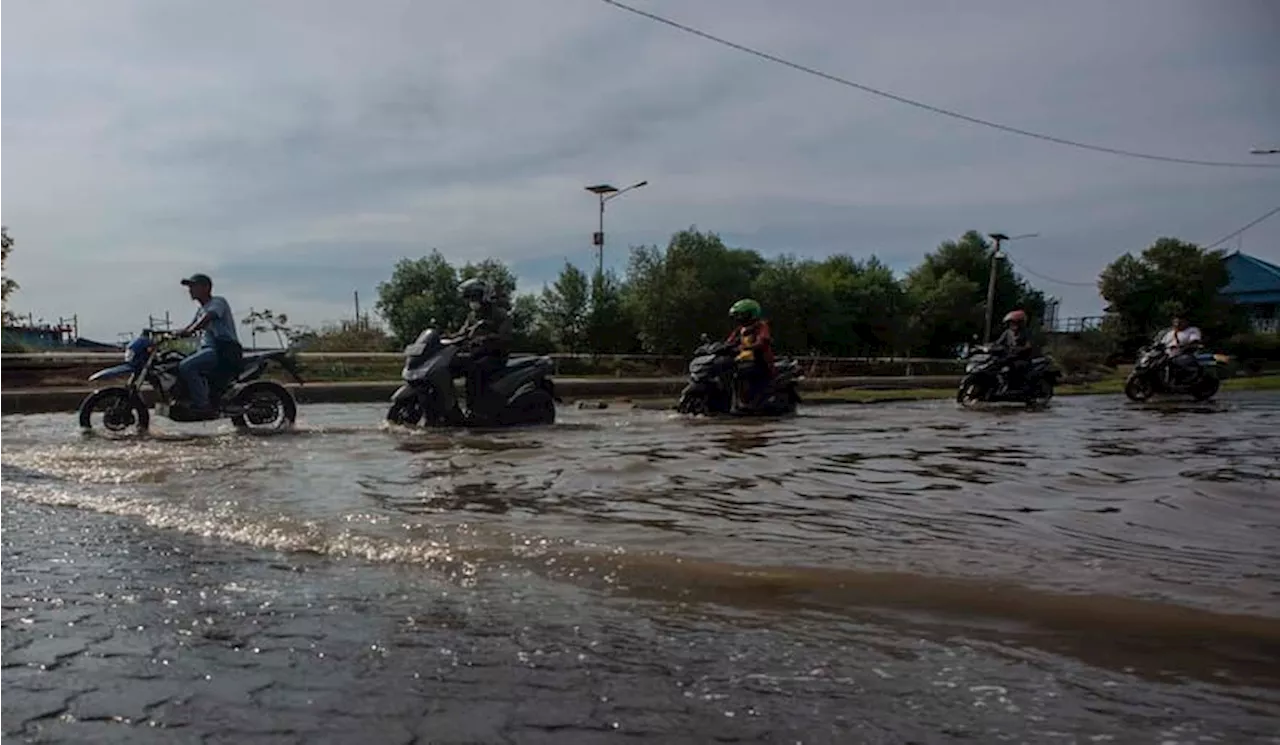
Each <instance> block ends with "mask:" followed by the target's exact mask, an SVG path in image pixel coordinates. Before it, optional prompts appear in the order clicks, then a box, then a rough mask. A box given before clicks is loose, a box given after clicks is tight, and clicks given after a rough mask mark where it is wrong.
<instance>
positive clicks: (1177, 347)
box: [1159, 311, 1201, 385]
mask: <svg viewBox="0 0 1280 745" xmlns="http://www.w3.org/2000/svg"><path fill="white" fill-rule="evenodd" d="M1171 321H1172V326H1171V328H1170V329H1169V330H1168V331H1166V332H1164V334H1162V335H1161V336H1160V341H1159V344H1160V346H1162V347H1164V349H1165V354H1166V355H1167V360H1168V362H1167V364H1168V365H1169V372H1170V374H1171V377H1172V378H1173V380H1174V382H1175V383H1178V384H1181V385H1186V384H1188V383H1191V382H1192V381H1193V380H1194V379H1195V377H1196V375H1197V374H1198V373H1199V369H1200V367H1199V364H1198V363H1197V362H1196V358H1195V352H1196V350H1198V349H1199V348H1200V342H1201V336H1200V329H1198V328H1196V327H1195V326H1191V325H1189V324H1188V323H1187V319H1185V318H1183V317H1182V312H1181V311H1177V312H1175V313H1174V314H1173V318H1172V319H1171Z"/></svg>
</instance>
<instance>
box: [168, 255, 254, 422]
mask: <svg viewBox="0 0 1280 745" xmlns="http://www.w3.org/2000/svg"><path fill="white" fill-rule="evenodd" d="M182 284H183V285H184V286H185V287H186V288H187V291H188V293H189V294H190V295H191V299H192V300H194V301H196V302H197V303H199V304H200V308H199V310H197V311H196V316H195V318H194V319H193V320H192V321H191V323H189V324H187V326H186V327H185V328H183V329H182V330H181V331H179V332H177V334H176V335H177V336H179V337H188V336H195V335H196V334H198V333H199V334H202V335H201V339H200V347H199V349H198V350H197V351H196V352H195V353H194V354H191V355H188V356H187V357H186V358H185V359H183V360H182V362H180V363H179V364H178V375H179V376H180V377H181V378H182V382H183V383H184V384H185V386H186V389H187V395H188V396H189V398H190V402H189V405H190V408H191V410H192V412H193V413H196V414H199V415H204V416H212V415H214V414H215V413H216V409H215V408H214V406H213V404H212V403H211V402H210V401H209V378H210V377H211V376H213V375H214V374H216V373H219V372H225V371H232V370H237V369H239V366H240V361H241V359H242V357H243V355H244V349H243V347H241V346H240V337H239V335H238V334H237V333H236V319H235V317H234V316H233V315H232V314H231V305H230V304H229V303H228V302H227V299H226V298H224V297H222V296H221V295H214V294H213V280H212V279H210V278H209V275H207V274H193V275H191V276H190V277H187V278H186V279H184V280H182Z"/></svg>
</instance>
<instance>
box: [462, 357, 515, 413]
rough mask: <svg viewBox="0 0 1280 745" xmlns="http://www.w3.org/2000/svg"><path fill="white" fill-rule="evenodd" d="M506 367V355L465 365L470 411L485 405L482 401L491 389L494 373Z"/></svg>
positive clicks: (474, 360)
mask: <svg viewBox="0 0 1280 745" xmlns="http://www.w3.org/2000/svg"><path fill="white" fill-rule="evenodd" d="M506 365H507V358H506V355H489V356H486V357H478V358H472V359H471V360H470V361H468V362H466V363H464V366H463V370H464V375H465V376H466V385H467V408H468V409H470V410H472V411H475V409H476V407H477V406H478V405H483V404H482V401H483V397H484V394H485V393H486V392H487V391H488V389H489V381H490V380H491V379H492V378H493V375H494V373H496V372H498V371H499V370H501V369H502V368H504V367H506Z"/></svg>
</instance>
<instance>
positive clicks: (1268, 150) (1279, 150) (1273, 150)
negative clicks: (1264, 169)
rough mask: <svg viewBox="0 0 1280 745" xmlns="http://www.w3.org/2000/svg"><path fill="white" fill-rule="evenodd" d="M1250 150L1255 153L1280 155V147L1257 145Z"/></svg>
mask: <svg viewBox="0 0 1280 745" xmlns="http://www.w3.org/2000/svg"><path fill="white" fill-rule="evenodd" d="M1249 152H1251V153H1253V154H1254V155H1280V147H1255V148H1254V149H1252V150H1250V151H1249Z"/></svg>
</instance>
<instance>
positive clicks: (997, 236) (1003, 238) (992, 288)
mask: <svg viewBox="0 0 1280 745" xmlns="http://www.w3.org/2000/svg"><path fill="white" fill-rule="evenodd" d="M987 235H988V237H990V238H991V240H993V241H995V242H996V247H995V249H994V250H993V251H992V252H991V273H990V275H989V276H988V277H987V324H986V327H985V329H984V330H983V333H982V343H983V344H990V343H991V319H992V317H993V316H994V315H995V309H996V308H995V306H996V261H997V260H998V259H999V258H1000V244H1001V243H1007V242H1008V241H1017V240H1022V239H1023V238H1035V237H1036V236H1038V235H1040V234H1039V233H1023V234H1022V235H1015V236H1013V237H1012V238H1010V237H1009V236H1007V235H1005V234H1004V233H988V234H987Z"/></svg>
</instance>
